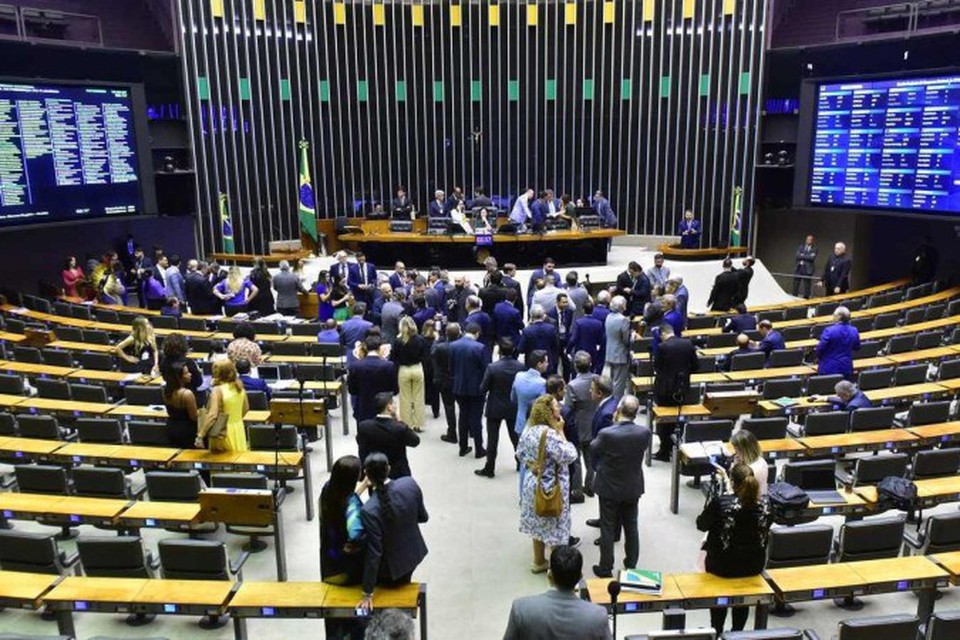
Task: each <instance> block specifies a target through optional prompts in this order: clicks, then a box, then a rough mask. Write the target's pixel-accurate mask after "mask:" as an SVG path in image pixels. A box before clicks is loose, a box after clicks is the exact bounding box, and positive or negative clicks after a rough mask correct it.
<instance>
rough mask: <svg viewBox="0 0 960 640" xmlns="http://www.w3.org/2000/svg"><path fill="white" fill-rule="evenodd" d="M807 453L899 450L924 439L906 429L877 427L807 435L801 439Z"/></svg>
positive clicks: (825, 453) (813, 454) (831, 453)
mask: <svg viewBox="0 0 960 640" xmlns="http://www.w3.org/2000/svg"><path fill="white" fill-rule="evenodd" d="M800 442H802V443H803V446H804V447H806V448H807V453H808V454H809V455H811V456H818V455H846V454H848V453H856V452H860V451H885V450H891V451H892V450H899V449H903V448H906V447H916V446H919V445H921V444H922V441H921V440H920V439H919V438H918V437H917V436H916V435H914V434H913V433H910V432H909V431H907V430H906V429H892V428H891V429H877V430H874V431H858V432H856V433H837V434H831V435H825V436H807V437H804V438H801V439H800Z"/></svg>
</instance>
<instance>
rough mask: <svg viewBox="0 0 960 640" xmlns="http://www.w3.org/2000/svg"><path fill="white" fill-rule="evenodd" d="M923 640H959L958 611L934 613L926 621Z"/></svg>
mask: <svg viewBox="0 0 960 640" xmlns="http://www.w3.org/2000/svg"><path fill="white" fill-rule="evenodd" d="M924 631H925V632H926V633H925V634H924V636H923V640H955V638H960V611H936V612H934V614H933V615H932V616H930V618H929V619H928V620H927V628H926V629H925V630H924Z"/></svg>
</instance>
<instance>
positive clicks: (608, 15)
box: [603, 2, 617, 24]
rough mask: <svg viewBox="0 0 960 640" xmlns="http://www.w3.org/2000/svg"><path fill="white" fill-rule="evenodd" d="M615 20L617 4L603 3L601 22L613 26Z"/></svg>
mask: <svg viewBox="0 0 960 640" xmlns="http://www.w3.org/2000/svg"><path fill="white" fill-rule="evenodd" d="M616 20H617V3H616V2H604V3H603V21H604V23H606V24H613V23H614V22H616Z"/></svg>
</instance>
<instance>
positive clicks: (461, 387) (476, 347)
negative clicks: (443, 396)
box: [449, 336, 487, 397]
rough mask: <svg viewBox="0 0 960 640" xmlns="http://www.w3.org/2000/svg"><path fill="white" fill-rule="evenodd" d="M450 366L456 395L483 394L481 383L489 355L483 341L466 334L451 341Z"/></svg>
mask: <svg viewBox="0 0 960 640" xmlns="http://www.w3.org/2000/svg"><path fill="white" fill-rule="evenodd" d="M449 367H450V375H451V376H452V377H453V393H454V395H457V396H481V397H482V396H483V391H481V389H480V385H481V384H483V371H484V369H486V367H487V355H486V349H485V348H484V346H483V343H482V342H479V341H477V340H474V339H473V338H467V337H466V336H464V337H463V338H460V339H459V340H455V341H453V342H451V343H450V365H449Z"/></svg>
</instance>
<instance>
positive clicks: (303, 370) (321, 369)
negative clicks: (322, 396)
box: [296, 363, 336, 382]
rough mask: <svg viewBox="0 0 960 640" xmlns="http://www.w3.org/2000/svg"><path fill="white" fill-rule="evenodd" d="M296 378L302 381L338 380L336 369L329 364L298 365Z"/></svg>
mask: <svg viewBox="0 0 960 640" xmlns="http://www.w3.org/2000/svg"><path fill="white" fill-rule="evenodd" d="M296 376H297V378H298V379H300V380H318V381H321V382H322V381H331V380H335V379H336V369H335V368H334V367H333V366H331V365H327V364H311V363H303V364H298V365H297V369H296Z"/></svg>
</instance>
